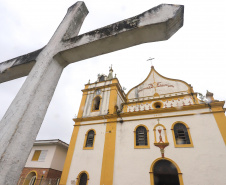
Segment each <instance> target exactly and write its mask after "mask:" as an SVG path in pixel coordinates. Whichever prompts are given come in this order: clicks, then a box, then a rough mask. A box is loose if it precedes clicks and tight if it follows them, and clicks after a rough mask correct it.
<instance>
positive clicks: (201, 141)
mask: <svg viewBox="0 0 226 185" xmlns="http://www.w3.org/2000/svg"><path fill="white" fill-rule="evenodd" d="M202 111H204V112H205V111H208V109H203V110H199V112H202ZM186 112H187V113H192V112H196V110H194V111H186ZM182 113H183V112H182V111H179V112H176V114H182ZM173 114H175V113H166V114H161V116H165V115H173ZM155 116H160V115H157V114H156V115H155ZM143 117H144V116H137V117H136V118H140V119H142V118H143ZM145 117H148V115H147V116H145ZM131 118H132V119H133V118H135V117H130V118H127V119H131ZM124 120H126V118H125V119H124ZM176 121H183V122H185V123H186V124H187V125H188V126H189V127H190V133H191V137H192V141H193V144H194V147H193V148H175V147H174V141H173V136H172V131H171V126H172V124H173V123H174V122H176ZM159 122H160V123H161V124H163V125H164V126H165V127H166V131H167V137H168V141H169V146H168V147H166V148H165V157H167V158H170V159H172V160H173V161H174V162H175V163H176V164H177V165H178V166H179V168H180V170H181V172H182V173H183V175H182V176H183V181H184V184H185V185H199V184H200V185H202V184H208V185H212V184H218V185H224V184H225V182H226V175H225V174H226V168H225V166H226V150H225V144H224V141H223V138H222V136H221V134H220V131H219V128H218V126H217V124H216V122H215V119H214V116H213V115H212V114H197V115H192V116H179V115H178V116H177V117H165V118H160V120H159ZM157 123H158V121H157V119H149V120H138V121H124V123H123V124H120V123H119V124H117V132H116V150H115V166H114V183H113V184H114V185H120V184H124V185H126V184H128V185H137V184H142V185H150V174H149V172H150V167H151V164H152V163H153V161H154V160H155V159H157V158H159V157H161V154H160V149H159V148H158V147H156V146H154V144H153V143H154V132H153V128H154V126H155V125H156V124H157ZM139 124H143V125H145V126H146V127H147V128H148V129H149V141H150V148H148V149H134V129H135V127H136V126H137V125H139ZM90 181H91V180H90Z"/></svg>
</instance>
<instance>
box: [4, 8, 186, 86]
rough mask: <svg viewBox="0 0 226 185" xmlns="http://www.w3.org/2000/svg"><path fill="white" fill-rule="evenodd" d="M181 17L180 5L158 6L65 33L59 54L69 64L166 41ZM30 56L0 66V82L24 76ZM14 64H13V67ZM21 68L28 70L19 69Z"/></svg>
mask: <svg viewBox="0 0 226 185" xmlns="http://www.w3.org/2000/svg"><path fill="white" fill-rule="evenodd" d="M183 14H184V7H183V6H181V5H167V4H162V5H159V6H157V7H155V8H152V9H150V10H148V11H146V12H144V13H142V14H140V15H137V16H135V17H132V18H129V19H126V20H123V21H120V22H117V23H114V24H111V25H108V26H105V27H103V28H100V29H96V30H93V31H91V32H88V33H85V34H82V35H79V36H74V37H69V36H68V35H67V34H66V35H65V36H64V37H63V38H62V41H63V42H62V43H63V46H64V47H62V48H61V51H60V52H59V54H60V56H61V57H62V58H63V59H64V60H66V61H67V62H68V63H72V62H77V61H80V60H84V59H87V58H91V57H94V56H98V55H101V54H106V53H109V52H113V51H116V50H120V49H124V48H127V47H131V46H134V45H138V44H141V43H146V42H155V41H162V40H167V39H169V38H170V37H171V36H172V35H173V34H174V33H175V32H176V31H177V30H178V29H180V28H181V27H182V26H183ZM70 29H71V30H73V29H74V27H72V26H71V27H70ZM70 29H69V30H70ZM38 51H39V52H40V51H41V50H37V51H36V54H37V53H38ZM34 53H35V52H32V53H29V54H27V55H26V56H27V58H26V60H25V59H24V58H23V56H21V57H17V58H15V59H11V60H9V61H6V62H3V63H0V83H1V82H5V81H8V80H12V79H15V78H19V77H22V76H26V75H28V73H29V69H31V67H32V65H34V63H35V57H34ZM36 56H37V55H36ZM14 61H17V62H15V64H14ZM9 63H10V65H5V64H9ZM11 64H12V65H11ZM25 64H26V65H25ZM21 65H22V66H29V67H27V68H25V67H24V68H25V69H23V67H22V68H21ZM9 69H10V70H9Z"/></svg>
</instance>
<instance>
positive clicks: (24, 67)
mask: <svg viewBox="0 0 226 185" xmlns="http://www.w3.org/2000/svg"><path fill="white" fill-rule="evenodd" d="M42 49H43V48H41V49H39V50H36V51H33V52H31V53H28V54H25V55H22V56H19V57H16V58H13V59H10V60H7V61H5V62H2V63H0V83H2V82H6V81H9V80H13V79H16V78H20V77H23V76H27V75H28V74H29V72H30V71H31V69H32V67H33V66H34V64H35V62H36V57H37V56H38V55H39V53H40V52H41V51H42Z"/></svg>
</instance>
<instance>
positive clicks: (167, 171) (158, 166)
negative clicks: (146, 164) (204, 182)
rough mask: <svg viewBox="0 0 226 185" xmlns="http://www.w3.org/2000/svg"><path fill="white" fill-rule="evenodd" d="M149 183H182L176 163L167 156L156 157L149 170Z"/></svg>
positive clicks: (153, 184)
mask: <svg viewBox="0 0 226 185" xmlns="http://www.w3.org/2000/svg"><path fill="white" fill-rule="evenodd" d="M150 175H151V185H183V184H184V183H183V179H182V174H181V172H180V169H179V167H178V166H177V164H176V163H175V162H174V161H172V160H171V159H168V158H158V159H156V160H155V161H154V162H153V163H152V165H151V170H150Z"/></svg>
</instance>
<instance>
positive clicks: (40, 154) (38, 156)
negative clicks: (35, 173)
mask: <svg viewBox="0 0 226 185" xmlns="http://www.w3.org/2000/svg"><path fill="white" fill-rule="evenodd" d="M47 152H48V151H47V150H35V152H34V155H33V157H32V161H45V158H46V155H47Z"/></svg>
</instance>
